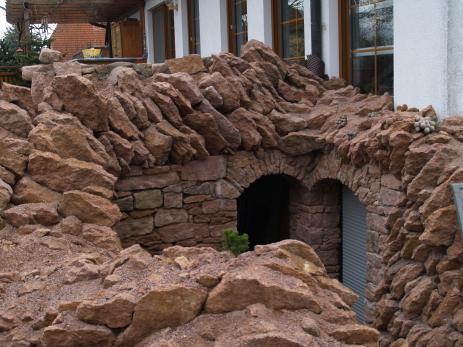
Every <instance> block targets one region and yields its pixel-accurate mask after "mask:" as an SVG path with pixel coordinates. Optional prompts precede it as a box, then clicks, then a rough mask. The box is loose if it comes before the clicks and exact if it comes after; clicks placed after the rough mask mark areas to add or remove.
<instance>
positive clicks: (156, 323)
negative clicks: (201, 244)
mask: <svg viewBox="0 0 463 347" xmlns="http://www.w3.org/2000/svg"><path fill="white" fill-rule="evenodd" d="M205 300H206V293H205V292H204V291H203V290H202V289H199V288H194V287H186V286H182V285H176V286H167V287H160V288H153V289H152V290H150V291H149V292H148V293H147V294H146V295H145V296H144V297H143V298H142V299H141V300H140V301H139V302H138V303H137V305H136V306H135V310H134V314H133V319H132V323H131V324H130V325H129V327H128V328H127V329H126V330H125V331H124V332H123V333H122V334H121V335H120V336H119V337H118V341H117V344H116V345H118V346H127V345H134V344H136V343H137V342H139V341H140V340H141V339H142V338H144V337H145V336H147V335H149V334H150V333H151V332H152V331H156V330H159V329H164V328H167V327H175V326H177V325H181V324H185V323H187V322H189V321H190V320H192V319H193V318H195V317H196V316H197V315H198V314H199V312H200V310H201V307H202V305H203V303H204V301H205Z"/></svg>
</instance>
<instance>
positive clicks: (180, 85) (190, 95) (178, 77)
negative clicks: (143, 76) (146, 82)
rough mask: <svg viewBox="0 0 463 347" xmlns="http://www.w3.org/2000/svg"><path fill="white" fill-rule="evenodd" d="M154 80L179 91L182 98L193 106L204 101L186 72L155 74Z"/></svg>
mask: <svg viewBox="0 0 463 347" xmlns="http://www.w3.org/2000/svg"><path fill="white" fill-rule="evenodd" d="M154 78H155V79H156V80H158V81H161V82H169V83H170V84H172V85H173V86H174V87H175V89H177V90H178V91H180V92H181V93H182V94H183V96H185V97H186V98H187V99H188V100H190V102H191V104H192V105H193V106H194V105H197V104H199V103H200V102H201V101H203V99H204V97H203V95H202V94H201V91H200V90H199V88H198V86H197V84H196V82H195V81H194V79H193V78H192V77H191V76H190V75H189V74H188V73H186V72H177V73H173V74H170V75H167V74H156V75H155V76H154Z"/></svg>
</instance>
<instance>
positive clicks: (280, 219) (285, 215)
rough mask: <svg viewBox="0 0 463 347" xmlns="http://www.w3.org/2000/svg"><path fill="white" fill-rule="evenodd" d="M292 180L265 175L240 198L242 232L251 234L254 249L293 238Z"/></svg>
mask: <svg viewBox="0 0 463 347" xmlns="http://www.w3.org/2000/svg"><path fill="white" fill-rule="evenodd" d="M290 183H291V182H290V181H289V177H286V176H283V175H271V176H264V177H261V178H260V179H258V180H257V181H255V182H254V183H253V184H251V185H250V186H249V188H247V189H246V190H245V191H244V192H243V194H241V196H240V197H239V198H238V231H239V232H240V233H247V234H248V235H249V242H250V246H251V247H252V248H254V246H256V245H265V244H268V243H272V242H277V241H281V240H284V239H288V238H289V188H290Z"/></svg>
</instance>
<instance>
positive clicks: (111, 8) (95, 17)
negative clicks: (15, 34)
mask: <svg viewBox="0 0 463 347" xmlns="http://www.w3.org/2000/svg"><path fill="white" fill-rule="evenodd" d="M61 1H62V2H61V3H59V2H58V1H57V0H29V1H27V2H28V3H29V6H30V10H31V11H30V21H31V23H40V22H41V21H42V18H43V17H47V20H48V22H49V23H83V22H106V21H115V20H118V19H120V18H121V17H122V16H125V15H127V14H129V13H130V12H131V11H134V10H136V9H137V8H138V7H139V6H140V5H141V4H143V0H96V1H89V0H61ZM6 10H7V21H8V22H9V23H17V22H20V21H21V20H22V19H23V17H24V6H23V0H6Z"/></svg>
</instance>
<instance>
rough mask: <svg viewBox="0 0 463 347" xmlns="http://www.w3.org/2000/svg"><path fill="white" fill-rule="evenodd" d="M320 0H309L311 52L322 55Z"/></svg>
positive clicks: (318, 55)
mask: <svg viewBox="0 0 463 347" xmlns="http://www.w3.org/2000/svg"><path fill="white" fill-rule="evenodd" d="M321 17H322V12H321V0H310V19H311V22H312V23H311V37H312V54H313V55H315V56H317V57H319V58H321V57H322V23H321Z"/></svg>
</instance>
